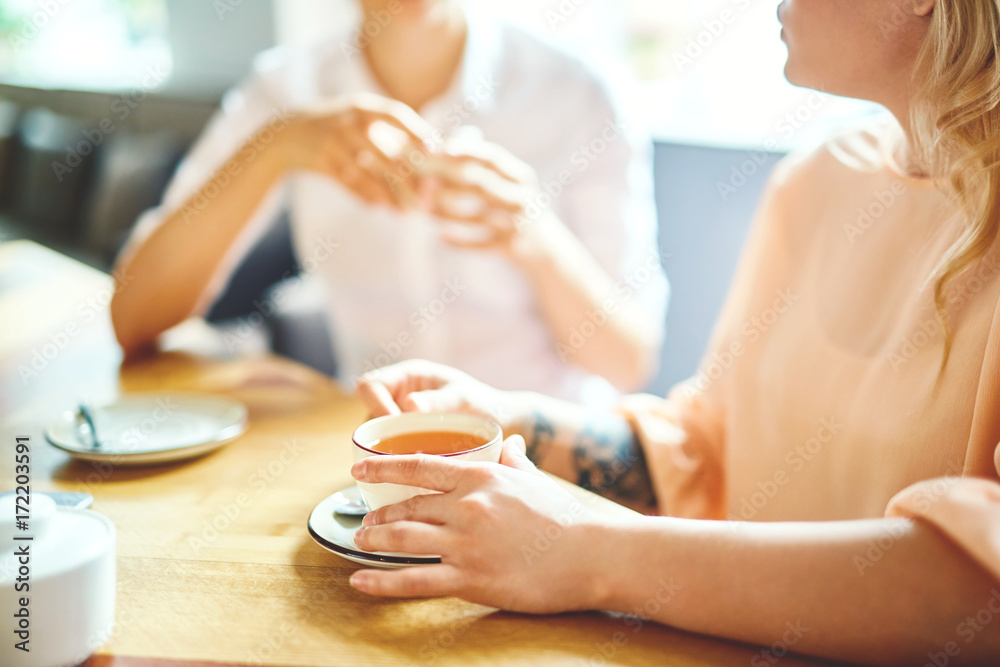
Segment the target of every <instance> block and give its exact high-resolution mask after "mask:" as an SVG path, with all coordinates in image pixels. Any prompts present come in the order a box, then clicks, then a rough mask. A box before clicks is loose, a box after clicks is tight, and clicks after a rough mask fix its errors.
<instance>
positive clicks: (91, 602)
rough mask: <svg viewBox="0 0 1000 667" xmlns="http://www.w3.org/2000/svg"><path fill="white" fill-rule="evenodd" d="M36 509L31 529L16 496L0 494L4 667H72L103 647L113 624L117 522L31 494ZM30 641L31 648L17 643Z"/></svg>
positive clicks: (0, 653)
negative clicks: (19, 518) (19, 523)
mask: <svg viewBox="0 0 1000 667" xmlns="http://www.w3.org/2000/svg"><path fill="white" fill-rule="evenodd" d="M22 506H23V501H22ZM30 510H31V518H30V519H29V521H28V525H29V530H27V531H21V530H18V529H17V527H16V523H15V497H14V496H9V495H8V496H5V497H3V498H0V614H2V618H3V620H2V621H0V665H3V666H4V667H69V666H70V665H76V664H79V663H80V662H83V661H84V660H86V659H87V657H88V656H90V655H91V654H92V653H94V652H95V651H96V650H97V649H98V648H100V647H101V646H102V645H103V644H104V643H105V642H106V641H107V640H108V638H109V637H110V636H111V632H112V629H113V627H114V621H115V527H114V524H112V523H111V521H110V520H109V519H108V518H107V517H105V516H103V515H101V514H98V513H97V512H93V511H91V510H80V509H64V508H58V507H57V506H56V504H55V502H54V501H53V500H52V499H51V498H49V497H48V496H45V495H43V494H40V493H34V494H32V496H31V504H30ZM28 536H31V537H32V539H31V540H30V541H29V540H15V539H14V538H16V537H22V538H23V537H28ZM25 548H27V550H28V554H27V555H25V554H24V550H25ZM25 560H26V561H27V562H24V561H25ZM24 568H26V569H24ZM25 585H27V588H25ZM24 602H27V605H26V606H25V605H23V603H24ZM25 609H27V612H26V613H27V615H25V611H24V610H25ZM18 633H22V634H18ZM25 638H26V639H27V644H26V645H25V644H22V646H24V647H26V648H28V649H29V650H28V651H23V650H20V649H19V648H17V645H18V644H20V643H21V642H22V641H24V639H25Z"/></svg>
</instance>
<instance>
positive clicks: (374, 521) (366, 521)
mask: <svg viewBox="0 0 1000 667" xmlns="http://www.w3.org/2000/svg"><path fill="white" fill-rule="evenodd" d="M375 525H378V518H377V517H376V516H375V512H369V513H368V514H366V515H365V518H363V519H362V520H361V526H362V527H363V528H367V527H368V526H375Z"/></svg>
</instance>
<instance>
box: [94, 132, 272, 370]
mask: <svg viewBox="0 0 1000 667" xmlns="http://www.w3.org/2000/svg"><path fill="white" fill-rule="evenodd" d="M278 131H279V132H280V131H281V130H278ZM259 136H260V135H259V134H258V135H257V136H255V137H254V138H253V139H251V140H250V141H248V142H247V143H246V144H245V145H244V146H243V147H242V148H240V150H238V151H237V152H236V153H235V154H234V155H232V156H231V157H230V158H229V160H227V162H226V163H225V164H224V165H223V166H222V167H221V168H220V169H219V170H218V171H217V172H216V173H215V175H214V176H213V177H212V178H211V179H210V180H209V181H208V182H207V183H206V184H205V185H204V186H202V188H201V189H200V190H199V191H198V192H196V193H195V194H194V195H193V196H192V197H191V198H190V199H189V200H188V201H187V202H186V203H185V204H184V205H183V206H181V207H180V208H179V209H177V210H176V211H174V212H173V213H172V214H171V215H169V216H168V217H167V218H166V219H165V220H164V221H163V222H162V223H161V224H160V225H159V226H158V227H157V228H156V229H154V230H153V231H152V233H151V234H150V235H149V236H148V237H147V238H146V239H144V240H143V241H142V242H141V244H140V245H139V246H138V247H136V248H135V249H134V250H132V251H131V252H129V253H128V254H126V255H125V256H123V257H122V258H121V259H120V260H119V263H118V267H117V270H116V271H115V275H116V276H127V280H128V282H127V283H122V284H120V285H118V286H117V289H116V291H115V295H114V298H113V299H112V301H111V321H112V323H113V324H114V329H115V335H116V337H117V338H118V342H119V343H120V344H121V346H122V349H123V350H124V351H125V355H126V357H128V356H131V355H133V354H135V353H136V352H139V351H141V350H143V349H145V348H147V347H149V346H151V345H152V344H153V342H154V341H155V340H156V337H157V336H159V334H161V333H162V332H164V331H166V330H167V329H169V328H170V327H172V326H174V325H176V324H179V323H180V322H182V321H184V320H185V319H187V318H188V317H191V316H192V315H194V314H195V312H196V309H197V308H198V307H199V305H201V302H202V300H203V296H204V294H205V292H206V289H207V287H208V286H209V284H210V283H211V281H212V279H213V277H215V276H216V274H217V273H218V271H219V269H220V267H221V266H222V264H223V262H224V260H225V258H226V256H227V254H228V253H229V251H230V248H232V247H233V245H234V243H235V242H236V240H237V239H238V238H239V236H240V234H241V233H242V232H243V229H244V227H245V226H246V224H247V221H248V220H249V219H250V217H251V216H252V215H253V213H254V211H256V210H257V208H258V207H259V206H260V204H261V202H262V201H263V199H264V197H265V196H266V195H267V193H268V192H269V191H270V190H271V188H272V187H273V185H274V184H275V183H276V182H277V180H278V179H279V178H280V177H281V175H282V174H283V171H284V169H283V165H282V163H281V160H280V159H279V155H278V152H277V151H276V149H275V144H274V141H273V139H272V141H271V142H267V143H264V142H262V141H261V140H260V139H259V138H258V137H259ZM272 136H274V135H272Z"/></svg>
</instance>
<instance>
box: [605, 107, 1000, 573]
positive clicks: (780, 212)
mask: <svg viewBox="0 0 1000 667" xmlns="http://www.w3.org/2000/svg"><path fill="white" fill-rule="evenodd" d="M887 132H890V128H889V126H888V125H886V124H880V125H878V126H877V127H873V128H870V129H866V130H863V131H854V132H851V133H848V134H845V135H843V136H841V137H839V138H837V139H835V140H833V141H831V142H830V143H828V144H827V145H826V146H824V147H822V148H821V149H819V150H817V151H815V152H813V153H811V154H809V155H806V156H795V157H792V158H788V159H786V160H785V161H784V162H783V163H782V164H781V165H780V166H779V167H778V168H777V169H776V171H775V173H774V175H773V176H772V179H771V182H770V184H769V187H768V189H767V192H766V193H765V196H764V200H763V203H762V206H761V209H760V211H759V213H758V218H757V220H756V222H755V224H754V226H753V229H752V231H751V233H750V237H749V239H748V241H747V246H746V248H745V249H744V253H743V258H742V260H741V263H740V267H739V269H738V271H737V274H736V278H735V280H734V283H733V286H732V288H731V290H730V294H729V298H728V301H727V303H726V305H725V307H724V308H723V311H722V314H721V315H720V319H719V321H718V323H717V325H716V330H715V333H714V335H713V340H712V342H711V344H710V346H709V348H708V351H707V353H706V355H705V358H704V360H703V362H702V365H701V369H700V371H699V372H698V373H697V375H695V377H693V378H691V379H690V380H688V381H686V382H684V383H682V384H680V385H678V386H677V387H675V388H674V389H673V390H672V391H671V392H670V395H669V396H668V398H667V399H666V400H664V399H663V398H659V397H654V396H646V395H638V396H632V397H628V398H627V399H626V400H625V401H624V402H623V404H622V408H623V410H624V412H625V413H626V414H628V415H629V417H630V419H631V420H632V423H633V427H634V428H635V429H636V431H637V433H638V434H639V437H640V439H641V440H642V443H643V446H644V448H645V452H646V456H647V459H648V463H649V466H650V471H651V473H652V476H653V479H654V484H655V488H656V491H657V494H658V498H659V502H660V511H661V512H662V513H663V514H667V515H673V516H680V517H691V518H707V519H732V520H753V521H822V520H837V519H853V518H868V517H878V516H882V515H887V516H910V517H917V518H920V519H924V520H926V521H929V522H931V523H932V524H934V525H935V526H937V528H939V529H940V530H941V531H943V532H944V533H946V534H947V535H948V536H949V537H951V539H953V540H954V541H955V542H956V543H958V544H959V545H961V547H963V548H964V549H965V550H966V551H967V552H968V553H969V554H970V555H971V556H972V557H973V558H975V559H976V560H977V561H978V562H979V563H981V564H982V565H983V566H984V567H985V568H987V569H988V570H989V571H990V572H992V573H993V574H994V575H995V576H996V577H997V578H1000V476H998V467H1000V448H998V443H1000V307H998V296H1000V279H998V274H1000V261H998V259H997V257H996V250H997V248H996V247H994V249H993V251H992V252H991V254H990V255H989V256H988V257H987V258H985V259H984V260H982V261H980V262H979V263H978V264H976V265H974V266H973V267H972V268H971V269H970V270H969V271H967V272H966V274H965V275H963V276H962V277H960V278H959V279H958V280H957V281H956V282H953V283H952V286H951V288H950V290H949V291H948V303H949V310H948V316H949V320H950V323H951V326H952V330H953V332H954V338H953V340H954V343H953V348H952V353H951V358H950V360H949V362H948V365H947V367H946V369H945V370H944V372H943V374H942V375H941V376H940V377H939V369H940V365H941V360H942V355H943V348H944V332H943V329H942V327H941V326H940V325H939V324H938V322H937V319H936V318H935V309H934V305H933V297H932V286H931V285H928V284H927V279H928V277H929V276H930V275H931V273H932V272H933V270H934V268H935V266H936V265H937V264H938V262H939V260H940V259H941V258H942V256H943V255H944V253H945V251H946V250H947V249H948V247H949V246H950V245H951V243H952V241H953V240H954V239H955V238H956V235H957V233H958V230H959V229H960V227H961V225H962V219H961V216H960V215H959V209H958V206H957V204H956V202H955V201H954V199H953V198H951V197H949V196H948V195H946V194H944V193H943V192H942V190H940V189H938V188H937V187H935V184H934V183H933V182H932V181H928V180H920V179H914V178H909V177H906V176H904V175H902V173H901V171H900V170H899V169H897V168H896V167H895V166H894V164H893V162H892V160H891V159H890V157H889V156H890V155H891V150H889V146H890V145H891V142H890V141H889V140H888V137H887Z"/></svg>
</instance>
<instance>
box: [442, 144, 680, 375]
mask: <svg viewBox="0 0 1000 667" xmlns="http://www.w3.org/2000/svg"><path fill="white" fill-rule="evenodd" d="M445 149H446V150H445V151H444V152H443V153H442V154H441V155H439V156H437V157H436V159H435V160H434V161H433V162H432V163H431V165H430V166H429V168H428V169H427V172H428V174H429V175H431V176H433V177H434V178H435V179H437V180H436V184H437V187H431V188H429V190H430V192H429V193H428V197H429V199H430V200H431V201H430V210H431V212H432V213H433V214H435V215H436V216H438V217H440V218H442V219H445V220H449V221H451V223H450V224H452V225H453V224H454V223H456V222H460V223H465V224H466V225H470V226H473V227H475V228H477V231H478V232H480V234H482V235H483V236H484V237H485V238H479V239H476V240H473V241H470V240H468V239H467V238H466V237H463V236H458V235H456V234H454V233H451V229H449V228H447V227H446V228H445V229H444V230H443V231H442V238H443V239H444V240H445V241H446V242H448V243H451V244H452V245H455V246H458V247H464V248H469V249H477V250H492V251H496V252H500V253H502V254H504V255H505V256H506V257H507V258H508V259H509V260H510V262H511V263H512V264H513V265H514V266H515V267H517V268H518V270H520V272H521V273H522V274H523V275H524V276H525V277H526V278H527V280H528V281H529V282H530V283H531V286H532V288H533V293H534V295H535V298H536V301H537V304H538V308H539V311H540V313H541V315H542V318H543V319H544V320H545V323H546V324H547V325H548V329H549V332H550V334H551V336H552V339H553V342H554V344H555V346H556V354H557V355H558V356H559V358H560V360H561V361H563V362H564V363H567V364H573V365H576V366H578V367H580V368H583V369H585V370H587V371H590V372H592V373H596V374H598V375H601V376H603V377H605V378H606V379H608V380H609V381H610V382H611V383H612V384H614V385H615V386H617V387H618V388H619V389H621V390H623V391H634V390H637V389H639V388H641V387H642V386H643V384H644V383H645V382H646V381H647V380H648V379H649V377H650V375H651V373H652V372H653V369H654V368H655V367H656V362H657V359H658V356H659V351H660V344H661V342H662V331H663V323H662V321H661V320H662V306H663V303H660V304H659V306H660V307H657V308H652V311H653V312H646V308H647V307H649V306H650V304H651V303H652V301H650V299H647V298H644V296H640V292H641V293H642V294H643V295H644V294H645V292H646V291H647V290H649V291H650V294H653V295H654V296H655V295H656V294H660V292H662V295H661V296H662V297H663V299H662V300H661V301H663V300H665V298H666V278H665V277H664V276H663V272H662V267H661V266H660V262H659V256H658V254H657V253H656V251H655V246H656V236H655V233H653V234H652V243H651V246H650V247H651V249H650V251H649V252H648V253H647V257H646V260H645V262H644V263H643V264H642V265H641V266H632V267H622V268H621V270H622V271H623V272H634V273H635V274H636V275H622V276H612V275H611V274H610V273H609V271H608V270H607V269H606V268H605V267H604V266H602V264H601V262H599V261H598V259H597V257H596V256H595V253H594V252H592V251H591V249H589V248H588V245H586V244H585V243H584V242H583V241H582V240H581V239H580V238H579V237H578V236H577V235H576V234H575V233H574V232H573V231H572V230H571V229H570V228H569V226H568V225H567V224H566V223H565V222H564V221H563V220H562V219H561V218H560V217H559V216H557V215H556V213H555V212H554V211H553V210H551V209H549V208H547V207H546V208H541V207H539V206H538V205H537V202H538V201H539V200H540V199H541V198H542V197H543V196H549V195H548V194H546V193H543V192H542V191H541V189H540V187H539V184H538V177H537V175H536V174H535V172H534V170H533V169H532V168H531V167H530V166H529V165H527V164H525V163H524V162H522V161H520V160H519V159H517V158H516V157H514V156H513V155H512V154H510V153H509V152H508V151H507V150H506V149H504V148H502V147H501V146H498V145H496V144H491V143H489V142H484V141H481V140H476V141H472V140H469V139H464V138H459V139H457V140H451V142H450V143H446V145H445ZM616 150H619V149H616ZM608 152H609V153H611V152H612V151H611V150H609V151H608ZM621 152H623V153H625V154H626V155H627V154H628V151H624V150H622V151H621ZM606 159H607V160H609V161H611V158H610V157H608V158H606ZM619 161H621V159H619ZM627 168H628V165H627V164H624V165H621V166H620V168H617V170H616V169H611V170H610V172H611V173H609V174H607V178H608V179H609V180H615V179H616V177H617V179H618V180H621V178H622V176H621V174H618V173H616V172H617V171H625V170H626V169H627ZM596 171H598V169H597V167H592V168H591V169H590V172H596ZM566 173H568V172H566ZM604 175H605V174H604V173H603V172H602V173H600V174H597V173H593V174H591V173H589V172H588V176H593V177H601V176H604ZM560 187H562V186H560ZM574 187H575V188H585V187H586V184H583V183H579V184H575V185H574ZM593 188H594V189H598V188H604V189H602V194H604V195H606V197H607V198H608V199H610V200H612V204H614V205H613V206H610V207H609V206H608V205H607V204H605V203H604V202H601V204H596V203H595V204H594V208H596V209H598V210H597V212H593V211H587V212H586V214H585V213H583V212H580V213H579V214H578V217H580V218H587V222H586V223H584V222H583V221H579V223H580V225H581V226H583V227H588V226H589V227H602V226H603V227H605V228H606V229H605V230H604V235H605V236H607V237H608V238H607V240H606V243H607V244H609V245H611V246H616V245H617V244H618V242H619V239H618V236H619V235H620V236H627V235H628V234H627V233H626V231H625V230H624V229H619V228H624V227H627V226H629V225H631V224H632V222H630V221H625V220H621V219H620V218H621V217H622V216H623V215H624V213H623V212H622V211H617V210H616V208H615V206H617V205H618V200H619V199H622V198H626V199H627V198H628V197H627V196H626V195H627V193H623V192H622V191H621V190H623V189H624V187H623V186H618V188H617V190H616V189H615V188H613V187H610V186H606V185H599V184H593ZM463 189H464V190H465V191H473V192H475V193H476V194H477V195H479V196H480V197H481V198H482V199H483V200H484V204H485V205H484V206H483V207H482V208H481V209H480V210H479V211H477V212H475V213H471V214H468V213H466V212H464V211H462V210H461V207H456V206H455V204H454V200H452V199H451V195H452V194H453V193H454V192H455V191H456V190H463ZM605 190H608V191H606V192H605ZM566 196H567V197H569V195H566ZM634 196H636V197H639V196H641V195H634ZM650 207H652V204H650ZM602 215H604V216H606V217H603V218H602V217H601V216H602ZM616 217H617V218H619V219H616ZM646 217H649V218H651V219H650V220H649V221H648V222H649V225H650V226H652V227H653V228H654V231H655V224H656V223H655V215H653V214H652V212H649V213H648V215H647V216H646ZM589 231H590V232H591V233H592V235H593V236H599V234H598V233H597V232H596V231H595V230H594V229H590V230H589ZM630 233H632V234H636V233H637V232H634V231H633V232H630ZM638 241H640V239H634V240H633V241H630V243H631V245H633V246H634V245H635V243H636V242H638ZM641 241H646V239H645V238H643V239H641ZM590 243H591V246H590V247H591V248H593V247H594V245H599V244H600V243H601V240H597V239H591V241H590ZM621 252H622V253H625V254H634V253H635V248H634V247H630V248H626V249H624V250H622V251H621ZM609 254H610V255H611V256H614V255H615V254H616V253H615V252H614V251H611V252H610V253H609ZM608 261H610V260H608ZM618 264H624V262H622V261H619V262H618ZM661 287H662V289H660V288H661Z"/></svg>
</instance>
